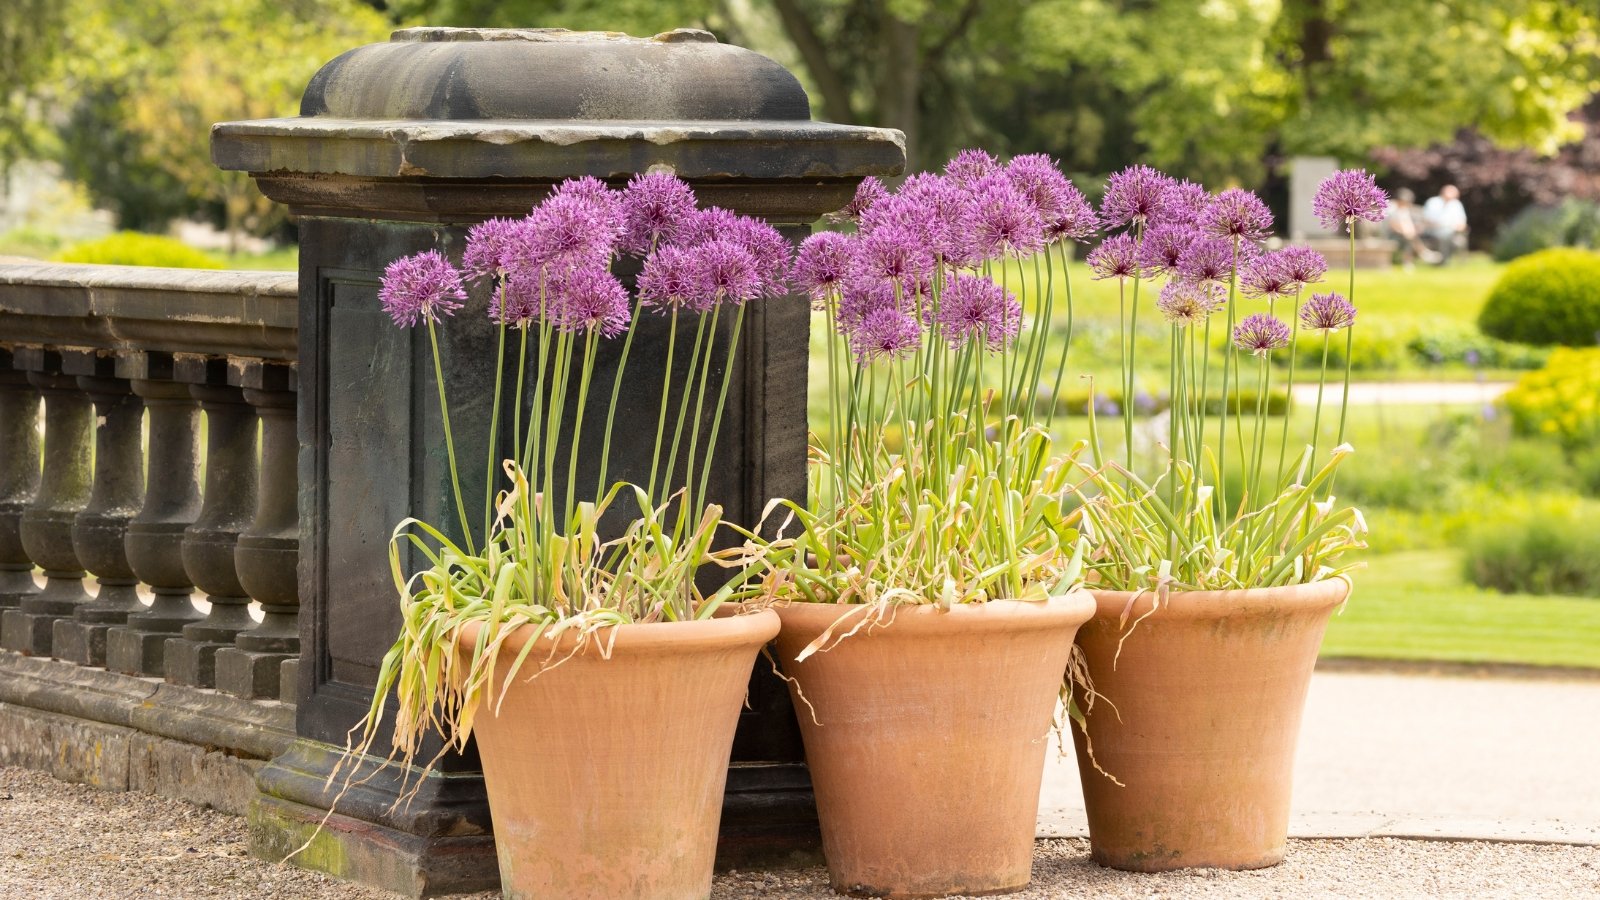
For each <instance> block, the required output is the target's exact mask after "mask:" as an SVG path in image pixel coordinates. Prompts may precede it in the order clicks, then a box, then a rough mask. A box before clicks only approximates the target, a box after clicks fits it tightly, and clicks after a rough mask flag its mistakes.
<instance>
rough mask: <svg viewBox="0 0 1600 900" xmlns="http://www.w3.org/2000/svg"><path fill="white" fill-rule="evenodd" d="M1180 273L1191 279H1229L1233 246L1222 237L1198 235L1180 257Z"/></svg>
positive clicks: (1231, 271)
mask: <svg viewBox="0 0 1600 900" xmlns="http://www.w3.org/2000/svg"><path fill="white" fill-rule="evenodd" d="M1178 274H1179V275H1181V276H1183V277H1184V278H1187V279H1189V280H1190V281H1219V282H1220V281H1227V280H1228V276H1229V275H1231V274H1233V248H1232V247H1231V246H1229V245H1228V242H1227V241H1225V240H1223V239H1221V238H1213V237H1206V236H1204V235H1199V236H1196V237H1195V239H1194V240H1193V241H1191V242H1190V244H1189V246H1188V247H1186V248H1184V250H1183V253H1182V254H1181V255H1179V257H1178Z"/></svg>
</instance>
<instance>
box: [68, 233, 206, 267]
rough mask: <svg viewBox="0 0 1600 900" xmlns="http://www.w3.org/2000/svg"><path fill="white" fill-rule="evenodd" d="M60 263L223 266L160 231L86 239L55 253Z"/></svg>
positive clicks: (116, 234)
mask: <svg viewBox="0 0 1600 900" xmlns="http://www.w3.org/2000/svg"><path fill="white" fill-rule="evenodd" d="M55 261H56V262H70V263H98V264H101V265H112V266H164V267H166V268H170V269H220V268H222V267H223V262H222V260H220V259H217V258H216V257H215V256H212V255H211V254H209V253H205V252H203V251H200V250H196V249H195V248H193V247H191V246H189V245H188V244H185V243H183V242H182V241H179V240H174V239H172V238H169V237H162V236H161V235H158V234H143V233H140V232H137V231H119V232H117V233H115V234H108V235H106V236H105V237H103V238H100V239H99V240H94V241H85V242H83V243H81V244H74V245H72V246H71V247H68V248H67V249H65V250H63V251H61V252H60V253H57V254H56V255H55Z"/></svg>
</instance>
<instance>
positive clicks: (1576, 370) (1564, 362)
mask: <svg viewBox="0 0 1600 900" xmlns="http://www.w3.org/2000/svg"><path fill="white" fill-rule="evenodd" d="M1501 403H1502V404H1504V406H1505V408H1506V410H1507V411H1508V412H1510V413H1511V421H1512V424H1513V425H1515V427H1516V429H1517V431H1518V433H1520V434H1525V435H1535V436H1540V437H1545V438H1554V439H1556V440H1559V441H1560V442H1561V443H1562V444H1563V445H1564V446H1566V447H1567V448H1568V450H1571V451H1573V452H1576V451H1579V450H1582V449H1584V448H1587V447H1591V446H1593V445H1595V444H1597V443H1600V348H1584V349H1581V350H1579V349H1572V348H1568V347H1561V348H1558V349H1557V350H1556V351H1555V352H1554V353H1552V354H1550V361H1549V362H1547V363H1545V366H1544V368H1542V369H1539V370H1537V371H1534V372H1529V373H1528V374H1526V375H1524V376H1522V378H1520V379H1518V381H1517V384H1516V387H1513V388H1512V389H1511V390H1509V391H1507V392H1506V394H1505V396H1504V397H1502V398H1501Z"/></svg>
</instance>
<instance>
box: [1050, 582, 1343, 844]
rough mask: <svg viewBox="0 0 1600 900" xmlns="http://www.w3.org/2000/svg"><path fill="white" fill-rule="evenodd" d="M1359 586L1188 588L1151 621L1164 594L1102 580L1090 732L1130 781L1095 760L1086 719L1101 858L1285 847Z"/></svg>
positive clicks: (1079, 737) (1092, 833)
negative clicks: (1308, 714) (1343, 610)
mask: <svg viewBox="0 0 1600 900" xmlns="http://www.w3.org/2000/svg"><path fill="white" fill-rule="evenodd" d="M1349 590H1350V586H1349V582H1347V581H1346V580H1344V579H1342V578H1336V579H1332V580H1328V581H1319V582H1316V583H1313V584H1304V585H1294V586H1289V587H1276V588H1260V589H1254V590H1239V591H1189V592H1174V593H1172V594H1169V595H1168V596H1167V599H1166V600H1165V601H1163V602H1162V603H1161V606H1160V608H1159V609H1157V610H1156V611H1155V613H1154V614H1152V615H1150V616H1149V617H1147V618H1145V619H1143V620H1142V621H1139V622H1138V624H1137V626H1135V625H1134V622H1135V620H1137V619H1139V617H1140V616H1143V615H1145V614H1146V613H1148V612H1150V610H1151V607H1152V605H1153V604H1154V602H1155V597H1154V595H1153V594H1150V593H1145V594H1143V595H1141V596H1140V597H1139V599H1138V601H1137V602H1136V603H1134V604H1133V607H1132V609H1131V610H1129V608H1128V601H1129V599H1130V598H1131V597H1132V596H1133V595H1132V594H1130V593H1126V592H1121V591H1096V592H1095V601H1096V602H1097V603H1098V604H1099V611H1098V612H1097V613H1096V614H1095V617H1094V619H1093V620H1091V621H1090V622H1089V623H1088V624H1086V625H1084V626H1083V627H1082V628H1081V629H1079V630H1078V646H1079V647H1082V648H1083V650H1084V653H1085V654H1086V655H1087V657H1088V667H1089V675H1090V677H1091V678H1092V679H1093V681H1094V689H1095V691H1097V692H1098V693H1099V694H1100V695H1101V697H1102V698H1103V699H1099V700H1097V701H1096V702H1095V705H1094V708H1093V710H1092V711H1090V712H1089V713H1088V731H1089V739H1090V741H1091V742H1092V746H1093V750H1094V759H1095V760H1096V761H1098V763H1099V765H1100V767H1101V768H1103V769H1105V770H1106V772H1109V773H1110V774H1111V775H1113V776H1115V777H1116V778H1117V779H1118V780H1119V781H1121V782H1122V783H1123V785H1124V786H1123V787H1118V786H1117V785H1116V784H1114V783H1113V782H1112V781H1111V780H1110V779H1109V778H1107V777H1106V776H1105V775H1103V774H1101V773H1100V772H1097V771H1095V768H1094V765H1093V764H1092V763H1091V762H1090V760H1089V757H1088V755H1087V752H1086V750H1085V746H1084V736H1083V734H1082V733H1081V732H1080V731H1079V730H1078V728H1077V727H1074V728H1073V729H1072V733H1073V739H1074V741H1075V742H1076V744H1077V748H1078V767H1079V773H1080V777H1081V778H1082V781H1083V799H1084V804H1085V806H1086V808H1087V810H1088V813H1089V842H1090V853H1091V855H1092V856H1093V858H1094V861H1095V862H1097V863H1099V864H1100V865H1102V866H1109V867H1111V868H1115V869H1126V870H1129V871H1134V872H1163V871H1167V870H1171V869H1183V868H1190V867H1197V866H1209V867H1215V868H1223V869H1258V868H1262V867H1265V866H1271V865H1276V864H1277V863H1279V862H1281V861H1282V860H1283V853H1284V846H1285V841H1286V839H1287V835H1288V825H1289V789H1290V786H1291V782H1292V778H1293V774H1294V750H1295V743H1296V742H1297V741H1298V739H1299V735H1300V713H1301V710H1302V709H1303V708H1304V707H1305V699H1306V688H1307V686H1308V685H1309V684H1310V681H1311V669H1312V666H1313V665H1314V664H1315V663H1316V659H1317V648H1318V647H1319V646H1320V645H1321V644H1322V633H1323V630H1324V629H1325V628H1326V627H1327V624H1328V617H1329V615H1331V614H1332V613H1333V611H1334V610H1335V609H1336V608H1338V606H1339V604H1341V603H1343V602H1344V599H1345V596H1346V595H1347V594H1348V593H1349ZM1125 610H1126V611H1128V616H1127V623H1126V625H1120V624H1119V620H1121V618H1122V616H1123V613H1124V611H1125ZM1125 635H1126V640H1124V636H1125ZM1119 641H1122V654H1121V656H1120V658H1116V657H1117V644H1118V642H1119ZM1113 658H1116V662H1115V664H1113ZM1079 697H1080V700H1079V702H1080V706H1081V705H1082V692H1081V691H1080V692H1079Z"/></svg>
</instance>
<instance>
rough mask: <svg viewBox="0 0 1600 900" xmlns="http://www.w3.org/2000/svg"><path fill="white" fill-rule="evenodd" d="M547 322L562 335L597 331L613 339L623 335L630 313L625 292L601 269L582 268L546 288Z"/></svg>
mask: <svg viewBox="0 0 1600 900" xmlns="http://www.w3.org/2000/svg"><path fill="white" fill-rule="evenodd" d="M549 293H550V297H551V304H550V306H551V315H550V319H551V321H552V322H553V323H555V326H556V327H557V328H560V329H561V330H563V331H571V332H587V331H597V332H599V333H600V335H601V336H602V337H615V336H617V335H619V334H621V333H622V332H623V331H626V330H627V328H628V321H629V320H630V319H631V318H632V312H631V311H630V310H629V308H628V291H627V289H626V288H624V287H623V286H622V282H620V281H618V280H617V279H616V276H614V275H612V274H611V273H610V272H608V271H606V270H605V269H603V268H598V267H592V266H585V267H583V268H578V269H573V270H572V271H570V272H565V273H563V274H561V275H560V276H559V277H557V278H556V279H555V280H554V281H553V282H552V283H551V285H550V287H549Z"/></svg>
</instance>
